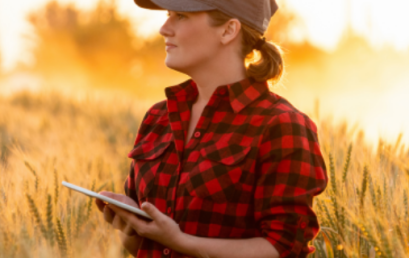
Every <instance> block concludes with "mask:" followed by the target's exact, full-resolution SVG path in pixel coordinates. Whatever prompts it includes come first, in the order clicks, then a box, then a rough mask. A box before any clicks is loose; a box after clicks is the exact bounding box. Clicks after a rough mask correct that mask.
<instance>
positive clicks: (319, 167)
mask: <svg viewBox="0 0 409 258" xmlns="http://www.w3.org/2000/svg"><path fill="white" fill-rule="evenodd" d="M258 158H259V162H258V163H257V164H258V165H257V173H258V174H257V180H256V186H255V194H254V204H255V214H254V216H255V219H256V221H257V223H258V225H259V227H260V230H261V232H262V235H263V237H265V238H266V239H267V240H268V241H269V242H270V243H271V244H272V245H273V246H274V247H275V248H276V249H277V251H278V252H279V253H280V257H307V255H308V254H310V253H312V252H314V250H315V248H314V247H313V246H309V245H308V242H309V241H311V240H312V239H314V238H315V237H316V236H317V234H318V232H319V229H320V226H319V224H318V220H317V216H316V214H315V212H314V211H313V210H312V204H313V198H314V196H316V195H318V194H320V193H322V192H323V191H324V190H325V188H326V186H327V183H328V176H327V171H326V166H325V163H324V160H323V158H322V155H321V151H320V148H319V143H318V138H317V128H316V125H315V124H314V122H313V121H312V120H310V119H309V118H308V116H306V115H305V114H302V113H297V112H287V113H282V114H280V115H276V116H274V117H272V118H271V120H270V121H269V125H268V127H267V128H266V131H265V133H264V134H263V138H262V140H261V142H260V149H259V157H258Z"/></svg>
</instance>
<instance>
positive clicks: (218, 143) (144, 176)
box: [125, 78, 328, 258]
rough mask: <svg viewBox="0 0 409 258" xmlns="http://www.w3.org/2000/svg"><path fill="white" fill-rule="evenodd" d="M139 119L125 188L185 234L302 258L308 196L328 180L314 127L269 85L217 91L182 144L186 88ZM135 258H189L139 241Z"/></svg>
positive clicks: (309, 225) (171, 90) (191, 89)
mask: <svg viewBox="0 0 409 258" xmlns="http://www.w3.org/2000/svg"><path fill="white" fill-rule="evenodd" d="M166 96H167V100H165V101H162V102H159V103H157V104H155V105H154V106H153V107H152V108H150V109H149V111H148V112H147V113H146V116H145V117H144V119H143V121H142V124H141V127H140V128H139V132H138V135H137V137H136V140H135V145H134V149H133V150H132V151H131V152H130V153H129V155H128V156H129V157H130V158H132V159H133V161H132V164H131V168H130V173H129V176H128V178H127V180H126V182H125V192H126V195H128V196H130V197H131V198H133V199H134V200H135V201H136V202H138V203H139V204H141V203H142V202H145V201H148V202H150V203H152V204H154V205H155V206H156V207H157V208H158V209H159V210H160V211H162V212H163V213H165V214H167V215H168V216H170V217H171V218H172V219H173V220H175V221H176V222H177V223H178V224H179V226H180V229H181V230H182V231H183V232H185V233H187V234H191V235H196V236H201V237H210V238H230V239H234V238H236V239H241V238H252V237H264V238H266V239H267V240H268V241H269V242H270V243H271V244H272V245H273V246H274V247H275V248H276V249H277V250H278V252H279V253H280V257H306V256H307V255H308V254H309V253H311V252H314V250H315V248H314V247H313V246H309V245H308V242H309V241H311V240H312V239H313V238H314V237H316V235H317V234H318V231H319V229H320V226H319V224H318V221H317V216H316V214H315V212H314V211H313V210H312V204H313V198H314V196H316V195H318V194H320V193H321V192H323V191H324V189H325V188H326V186H327V182H328V177H327V172H326V166H325V163H324V160H323V158H322V155H321V152H320V148H319V144H318V139H317V128H316V125H315V124H314V122H313V121H311V119H310V118H309V117H308V116H307V115H305V114H303V113H301V112H300V111H298V110H297V109H296V108H295V107H293V106H292V105H291V104H290V103H289V102H288V101H287V100H286V99H284V98H282V97H280V96H278V95H276V94H274V93H272V92H270V91H269V90H268V86H267V83H266V82H264V83H258V82H255V81H254V80H252V79H251V78H247V79H244V80H242V81H239V82H236V83H234V84H229V85H223V86H220V87H218V88H217V89H216V90H215V92H214V93H213V95H212V97H211V98H210V100H209V103H208V104H207V106H206V107H205V108H204V110H203V113H202V115H201V117H200V119H199V122H198V124H197V127H196V128H195V130H194V134H193V136H192V138H191V139H190V140H189V142H188V143H187V144H186V145H185V139H186V135H187V129H188V125H189V120H190V114H191V109H192V105H193V103H194V102H195V100H196V98H197V96H198V91H197V86H196V84H195V82H194V81H193V80H188V81H186V82H183V83H182V84H180V85H177V86H173V87H168V88H166ZM137 257H174V258H176V257H186V256H184V255H183V254H180V253H177V252H176V251H173V250H170V249H169V248H168V247H166V246H163V245H161V244H159V243H157V242H155V241H152V240H150V239H147V238H145V239H144V240H143V242H142V245H141V248H140V250H139V252H138V255H137Z"/></svg>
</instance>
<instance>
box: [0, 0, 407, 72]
mask: <svg viewBox="0 0 409 258" xmlns="http://www.w3.org/2000/svg"><path fill="white" fill-rule="evenodd" d="M57 1H58V2H61V3H74V4H75V5H76V6H78V7H80V8H84V9H88V8H91V7H92V6H94V5H95V3H96V2H97V0H57ZM116 1H117V3H118V7H119V11H120V13H121V14H123V15H125V16H127V17H129V18H130V19H131V20H134V21H135V20H136V19H141V18H142V19H143V20H144V21H145V22H144V25H143V27H142V28H139V29H138V31H140V32H141V33H144V34H145V35H148V34H150V33H157V31H158V30H159V27H160V26H161V24H162V23H163V22H164V21H165V19H166V14H165V12H161V11H148V10H144V9H141V8H139V7H137V6H136V5H135V4H134V2H133V1H132V0H116ZM283 1H284V0H282V1H278V3H279V5H280V4H281V3H282V2H283ZM46 2H48V0H18V1H7V0H0V52H1V53H2V59H3V63H2V66H3V69H6V70H11V69H12V68H13V67H14V65H15V64H16V62H17V61H19V60H22V61H27V60H25V57H26V56H27V55H25V54H24V53H25V51H27V44H26V43H25V41H24V37H23V35H27V34H28V33H29V32H30V27H29V25H28V23H27V22H26V18H25V17H26V16H27V13H28V12H29V11H30V10H33V9H36V8H39V7H41V6H42V5H44V4H45V3H46ZM285 2H286V3H287V4H288V6H289V7H290V8H292V9H293V10H295V11H296V12H297V13H298V14H299V15H300V16H301V17H302V18H303V21H304V23H303V25H304V28H300V29H298V30H296V31H293V32H292V34H293V36H294V38H297V39H304V38H308V39H309V40H310V41H311V42H312V43H313V44H315V45H316V46H319V47H321V48H324V49H326V50H332V49H334V48H335V47H336V45H337V43H338V41H339V39H340V37H341V36H342V34H343V32H344V30H345V29H346V28H347V27H348V26H350V27H351V28H353V29H354V30H355V31H356V32H358V33H360V34H362V35H365V36H366V37H367V38H368V39H369V40H370V41H371V42H372V44H373V45H374V46H375V47H380V46H382V45H384V44H390V45H392V46H394V47H395V48H397V49H407V48H408V47H409V33H407V32H406V31H407V26H408V25H409V15H407V10H409V1H408V0H388V1H383V0H382V1H381V0H309V1H305V0H286V1H285Z"/></svg>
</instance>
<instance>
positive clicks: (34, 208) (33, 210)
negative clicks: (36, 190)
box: [26, 194, 47, 239]
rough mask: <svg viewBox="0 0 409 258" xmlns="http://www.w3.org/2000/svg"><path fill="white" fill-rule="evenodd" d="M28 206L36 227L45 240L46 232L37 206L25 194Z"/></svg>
mask: <svg viewBox="0 0 409 258" xmlns="http://www.w3.org/2000/svg"><path fill="white" fill-rule="evenodd" d="M26 197H27V201H28V205H29V206H30V211H31V213H33V215H34V218H35V220H36V222H37V225H38V227H40V231H41V233H42V234H43V236H44V238H46V239H47V230H46V229H45V227H44V224H43V221H42V220H41V217H40V213H39V212H38V209H37V206H36V204H35V202H34V200H33V199H32V198H31V196H30V195H29V194H26Z"/></svg>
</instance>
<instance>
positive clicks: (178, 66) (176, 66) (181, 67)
mask: <svg viewBox="0 0 409 258" xmlns="http://www.w3.org/2000/svg"><path fill="white" fill-rule="evenodd" d="M165 64H166V66H167V67H168V68H170V69H172V70H175V71H178V72H181V73H185V71H186V68H187V66H186V64H183V63H182V62H177V61H176V60H170V59H168V58H166V60H165Z"/></svg>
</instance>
